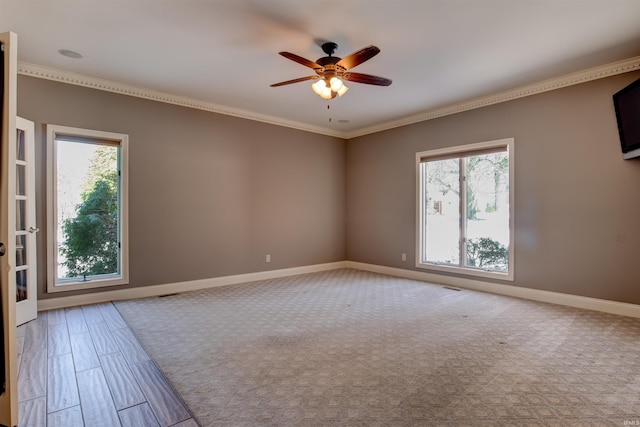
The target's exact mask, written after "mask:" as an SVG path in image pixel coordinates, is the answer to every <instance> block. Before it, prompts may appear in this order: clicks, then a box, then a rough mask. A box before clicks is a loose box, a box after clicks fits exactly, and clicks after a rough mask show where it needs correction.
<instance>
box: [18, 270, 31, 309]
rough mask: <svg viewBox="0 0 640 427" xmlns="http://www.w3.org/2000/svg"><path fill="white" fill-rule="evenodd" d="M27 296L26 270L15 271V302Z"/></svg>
mask: <svg viewBox="0 0 640 427" xmlns="http://www.w3.org/2000/svg"><path fill="white" fill-rule="evenodd" d="M27 298H28V295H27V270H19V271H16V302H20V301H24V300H26V299H27Z"/></svg>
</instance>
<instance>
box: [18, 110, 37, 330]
mask: <svg viewBox="0 0 640 427" xmlns="http://www.w3.org/2000/svg"><path fill="white" fill-rule="evenodd" d="M15 153H16V154H15V161H14V162H15V174H16V192H15V207H16V224H15V233H16V250H15V252H16V253H15V257H16V264H15V274H16V303H17V304H16V324H17V325H21V324H23V323H26V322H28V321H29V320H33V319H35V318H36V316H37V315H38V299H37V296H38V295H37V290H36V289H37V288H36V281H37V271H36V234H37V233H38V231H39V229H38V227H37V226H36V209H35V164H34V163H35V154H34V124H33V122H31V121H29V120H26V119H23V118H21V117H17V118H16V151H15Z"/></svg>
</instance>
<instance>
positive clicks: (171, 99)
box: [18, 56, 640, 139]
mask: <svg viewBox="0 0 640 427" xmlns="http://www.w3.org/2000/svg"><path fill="white" fill-rule="evenodd" d="M638 70H640V56H636V57H634V58H630V59H626V60H622V61H617V62H612V63H610V64H606V65H601V66H598V67H593V68H589V69H587V70H584V71H579V72H576V73H571V74H567V75H564V76H561V77H556V78H552V79H548V80H544V81H542V82H538V83H534V84H530V85H526V86H521V87H519V88H516V89H511V90H507V91H503V92H499V93H496V94H492V95H487V96H484V97H480V98H475V99H471V100H468V101H464V102H460V103H457V104H452V105H448V106H445V107H442V108H437V109H433V110H428V111H425V112H422V113H419V114H416V115H413V116H409V117H405V118H402V119H399V120H394V121H389V122H384V123H380V124H378V125H375V126H370V127H366V128H362V129H358V130H355V131H352V132H342V131H336V130H333V129H327V128H323V127H319V126H311V125H308V124H305V123H300V122H295V121H293V120H285V119H281V118H278V117H273V116H268V115H263V114H258V113H255V112H251V111H246V110H241V109H234V108H230V107H226V106H223V105H218V104H214V103H210V102H204V101H200V100H197V99H192V98H187V97H183V96H178V95H172V94H168V93H164V92H159V91H155V90H151V89H146V88H141V87H137V86H132V85H126V84H123V83H118V82H113V81H110V80H105V79H100V78H97V77H91V76H86V75H83V74H77V73H72V72H69V71H63V70H58V69H55V68H49V67H43V66H40V65H35V64H29V63H25V62H21V61H18V74H22V75H26V76H31V77H37V78H41V79H46V80H53V81H57V82H61V83H67V84H73V85H77V86H84V87H88V88H92V89H98V90H104V91H107V92H114V93H118V94H121V95H128V96H135V97H138V98H143V99H149V100H152V101H157V102H165V103H168V104H173V105H179V106H182V107H187V108H194V109H198V110H204V111H209V112H212V113H218V114H225V115H228V116H233V117H238V118H242V119H247V120H254V121H258V122H262V123H267V124H272V125H276V126H284V127H288V128H292V129H297V130H302V131H306V132H312V133H318V134H322V135H327V136H333V137H336V138H342V139H351V138H356V137H359V136H364V135H368V134H372V133H376V132H382V131H385V130H389V129H393V128H397V127H401V126H407V125H410V124H414V123H418V122H423V121H427V120H432V119H437V118H439V117H444V116H449V115H452V114H457V113H461V112H464V111H469V110H475V109H477V108H482V107H487V106H490V105H494V104H499V103H502V102H507V101H512V100H514V99H518V98H524V97H527V96H531V95H537V94H540V93H543V92H548V91H552V90H556V89H561V88H564V87H568V86H573V85H577V84H580V83H586V82H589V81H592V80H597V79H602V78H606V77H611V76H615V75H618V74H624V73H628V72H631V71H638Z"/></svg>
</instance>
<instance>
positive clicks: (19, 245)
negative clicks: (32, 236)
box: [16, 234, 27, 267]
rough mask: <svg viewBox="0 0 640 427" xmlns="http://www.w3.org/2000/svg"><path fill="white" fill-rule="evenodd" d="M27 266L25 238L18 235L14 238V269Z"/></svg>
mask: <svg viewBox="0 0 640 427" xmlns="http://www.w3.org/2000/svg"><path fill="white" fill-rule="evenodd" d="M26 264H27V236H25V235H24V234H19V235H17V236H16V267H22V266H23V265H26Z"/></svg>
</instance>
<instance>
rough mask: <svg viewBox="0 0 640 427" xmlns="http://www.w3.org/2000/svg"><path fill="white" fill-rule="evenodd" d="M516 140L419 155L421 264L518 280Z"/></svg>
mask: <svg viewBox="0 0 640 427" xmlns="http://www.w3.org/2000/svg"><path fill="white" fill-rule="evenodd" d="M513 164H514V162H513V138H510V139H503V140H499V141H491V142H483V143H479V144H471V145H466V146H461V147H453V148H446V149H440V150H433V151H425V152H421V153H417V154H416V169H417V172H416V175H417V181H418V182H417V189H418V197H417V203H418V209H417V212H418V213H417V217H418V218H417V222H418V224H417V225H418V226H417V229H418V238H417V246H418V247H417V251H416V254H417V259H416V266H417V267H420V268H427V269H433V270H444V271H450V272H457V273H463V274H470V275H476V276H484V277H494V278H500V279H507V280H513V269H514V266H513V188H514V186H513V175H514V174H513Z"/></svg>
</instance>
